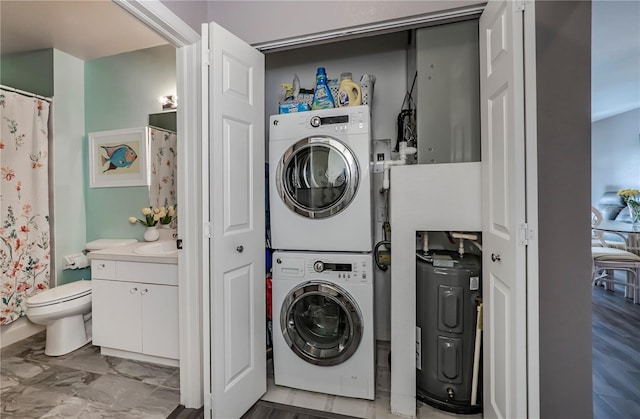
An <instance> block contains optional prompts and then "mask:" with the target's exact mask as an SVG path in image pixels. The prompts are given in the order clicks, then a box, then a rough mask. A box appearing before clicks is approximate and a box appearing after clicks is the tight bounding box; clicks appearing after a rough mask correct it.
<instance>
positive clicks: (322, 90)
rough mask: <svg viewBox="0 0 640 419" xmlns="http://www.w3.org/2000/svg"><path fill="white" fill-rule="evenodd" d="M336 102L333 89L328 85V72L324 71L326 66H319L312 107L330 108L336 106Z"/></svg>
mask: <svg viewBox="0 0 640 419" xmlns="http://www.w3.org/2000/svg"><path fill="white" fill-rule="evenodd" d="M335 107H336V104H335V102H334V101H333V96H332V95H331V90H329V86H328V85H327V73H326V72H325V71H324V67H318V72H317V73H316V90H315V91H314V92H313V101H312V102H311V109H329V108H335Z"/></svg>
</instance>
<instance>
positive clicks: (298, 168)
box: [276, 137, 360, 219]
mask: <svg viewBox="0 0 640 419" xmlns="http://www.w3.org/2000/svg"><path fill="white" fill-rule="evenodd" d="M359 178H360V169H359V167H358V162H357V159H356V158H355V156H354V154H353V152H352V151H351V150H350V149H349V148H348V147H347V146H346V145H345V144H343V143H342V142H340V141H339V140H337V139H335V138H333V137H307V138H304V139H302V140H300V141H298V142H296V143H295V144H294V145H292V146H291V147H289V148H288V149H287V151H285V153H284V155H283V156H282V159H281V160H280V162H278V168H277V170H276V187H277V189H278V194H279V195H280V198H282V200H283V201H284V203H285V205H287V206H288V207H289V208H290V209H291V210H292V211H294V212H296V213H298V214H300V215H302V216H304V217H308V218H314V219H315V218H326V217H330V216H332V215H335V214H337V213H339V212H340V211H342V210H343V209H345V208H346V207H347V206H348V205H349V203H350V202H351V200H352V199H353V197H354V196H355V194H356V191H357V189H358V182H359Z"/></svg>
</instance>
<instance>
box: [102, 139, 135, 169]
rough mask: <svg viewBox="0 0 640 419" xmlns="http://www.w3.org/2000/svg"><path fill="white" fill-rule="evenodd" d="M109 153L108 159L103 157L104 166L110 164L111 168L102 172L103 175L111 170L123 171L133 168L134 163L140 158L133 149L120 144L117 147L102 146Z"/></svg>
mask: <svg viewBox="0 0 640 419" xmlns="http://www.w3.org/2000/svg"><path fill="white" fill-rule="evenodd" d="M100 147H102V148H103V149H104V151H105V152H106V153H107V156H108V158H107V157H104V156H100V157H102V165H103V166H104V165H105V163H107V162H109V167H107V168H106V169H105V170H103V171H102V173H105V172H108V171H109V170H115V169H122V168H125V167H129V166H131V164H133V162H134V161H135V160H136V159H137V158H138V155H137V154H136V152H135V151H133V149H132V148H131V147H129V146H128V145H126V144H120V145H116V146H111V147H106V146H100Z"/></svg>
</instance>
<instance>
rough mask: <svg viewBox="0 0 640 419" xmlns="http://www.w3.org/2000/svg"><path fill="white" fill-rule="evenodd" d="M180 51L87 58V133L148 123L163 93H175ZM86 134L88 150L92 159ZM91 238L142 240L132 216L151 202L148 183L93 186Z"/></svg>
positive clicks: (89, 203) (89, 193)
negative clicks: (106, 186)
mask: <svg viewBox="0 0 640 419" xmlns="http://www.w3.org/2000/svg"><path fill="white" fill-rule="evenodd" d="M175 57H176V52H175V48H174V47H172V46H160V47H155V48H149V49H145V50H140V51H134V52H130V53H124V54H118V55H114V56H111V57H105V58H99V59H96V60H90V61H86V62H85V67H84V73H85V130H86V132H87V133H90V132H96V131H107V130H114V129H122V128H136V127H142V126H145V125H147V120H148V115H149V114H150V113H157V112H160V111H161V110H162V106H161V105H160V101H159V98H160V96H164V95H171V94H175V93H176V58H175ZM87 154H88V147H87V136H85V139H84V146H83V155H84V161H85V162H86V161H87ZM84 173H85V176H84V180H85V189H86V196H87V203H86V214H87V241H89V240H94V239H98V238H135V239H138V240H142V239H143V238H142V235H143V233H144V229H143V227H142V226H141V225H140V224H136V225H131V224H130V223H129V221H128V218H129V217H131V216H136V217H137V216H139V215H140V210H141V208H142V207H145V206H148V205H149V192H148V188H147V187H120V188H89V182H88V173H89V172H88V167H87V165H86V163H85V169H84Z"/></svg>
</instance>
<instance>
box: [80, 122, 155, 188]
mask: <svg viewBox="0 0 640 419" xmlns="http://www.w3.org/2000/svg"><path fill="white" fill-rule="evenodd" d="M148 153H149V127H140V128H127V129H118V130H112V131H99V132H90V133H89V186H90V187H91V188H117V187H123V186H149V164H148V163H149V155H148Z"/></svg>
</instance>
